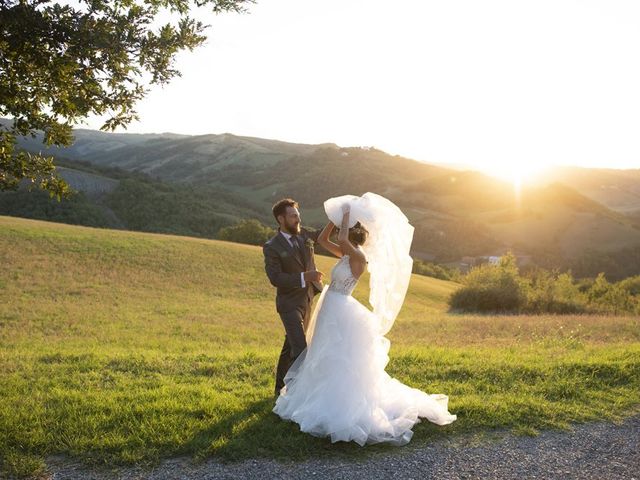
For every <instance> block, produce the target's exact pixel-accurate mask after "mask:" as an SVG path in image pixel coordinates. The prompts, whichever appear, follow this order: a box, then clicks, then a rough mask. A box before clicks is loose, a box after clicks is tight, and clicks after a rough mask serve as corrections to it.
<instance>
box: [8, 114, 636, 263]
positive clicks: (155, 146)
mask: <svg viewBox="0 0 640 480" xmlns="http://www.w3.org/2000/svg"><path fill="white" fill-rule="evenodd" d="M5 122H7V120H4V121H2V122H0V123H5ZM74 135H75V139H76V140H75V144H74V145H73V146H71V147H69V148H66V149H57V148H49V149H46V148H44V147H45V146H44V145H43V144H42V143H41V139H40V138H35V139H31V138H26V139H21V140H20V146H21V147H22V148H24V149H26V150H29V151H43V153H47V154H53V155H57V156H59V157H61V158H64V159H67V163H65V164H64V165H65V167H66V169H65V170H62V169H61V174H62V175H63V176H64V177H65V178H69V179H70V181H71V183H72V185H73V184H76V185H80V184H82V182H84V184H85V186H84V187H82V188H84V189H85V190H86V189H92V188H93V189H94V190H95V189H96V188H98V185H103V186H104V188H105V189H109V188H113V189H116V191H117V189H118V188H124V187H122V186H121V185H118V184H116V183H113V182H109V180H108V178H109V175H110V174H104V173H100V172H88V173H92V175H94V176H95V175H102V176H103V177H105V178H107V180H98V179H96V178H87V179H84V180H81V177H82V176H83V173H78V172H75V173H74V172H72V171H71V170H73V169H74V166H73V165H72V164H71V163H70V162H85V163H86V165H93V166H95V167H96V168H102V169H106V170H108V169H109V168H118V169H122V170H124V171H127V172H132V173H138V174H145V175H148V176H149V177H151V178H154V179H156V180H159V181H162V182H165V183H168V184H171V185H176V186H181V187H179V188H184V192H185V193H184V195H190V193H189V192H190V191H192V190H193V189H199V190H198V191H199V192H200V193H199V195H200V198H202V201H209V200H207V199H208V198H209V197H208V196H209V195H210V196H211V198H210V201H211V205H210V206H209V207H207V208H211V209H212V211H216V212H217V214H216V215H218V219H219V221H223V220H224V219H227V220H226V221H233V219H234V218H236V219H240V218H246V217H248V216H250V217H254V218H258V219H259V220H261V221H263V222H264V223H273V220H272V218H271V213H270V207H271V205H272V203H273V202H274V201H275V200H276V199H278V198H280V197H283V196H292V197H293V198H296V199H297V200H298V201H299V202H300V203H301V211H302V214H303V220H304V222H305V223H307V224H309V223H310V224H313V225H316V226H320V225H321V224H322V223H323V222H324V221H325V218H324V214H323V210H322V203H323V201H324V200H325V199H326V198H329V197H332V196H336V195H342V194H346V193H351V194H356V195H359V194H362V193H364V192H366V191H374V192H377V193H380V194H381V195H384V196H387V197H388V198H390V199H391V200H392V201H394V202H395V203H397V204H398V205H399V206H400V207H401V208H402V210H403V211H404V212H405V213H406V214H407V216H408V217H409V219H410V221H411V222H412V224H413V225H414V226H415V227H416V234H415V238H414V243H413V249H414V254H415V255H416V256H417V257H422V258H433V259H436V260H439V261H452V260H455V259H456V258H460V257H462V256H469V255H471V256H473V255H495V254H501V253H503V252H504V251H505V250H506V249H508V248H511V249H513V250H515V251H516V252H519V253H522V254H531V253H534V254H536V253H537V254H539V255H542V254H545V255H559V256H563V257H567V258H575V257H579V256H580V255H583V254H584V253H585V252H588V251H601V252H615V251H619V250H620V249H624V248H630V247H635V246H640V169H637V170H619V171H616V170H611V169H581V168H578V167H558V168H556V169H552V170H551V171H550V172H548V173H547V174H546V175H545V177H544V179H543V180H542V181H541V182H539V183H538V184H535V185H532V186H526V187H524V188H523V190H522V192H520V195H519V196H516V195H515V193H514V190H513V186H512V185H510V184H509V183H507V182H504V181H502V180H499V179H496V178H493V177H490V176H488V175H485V174H483V173H480V172H476V171H472V170H466V171H461V170H458V169H455V168H446V167H444V166H442V165H429V164H426V163H422V162H419V161H416V160H412V159H409V158H405V157H401V156H399V155H390V154H387V153H385V152H383V151H381V150H378V149H376V148H372V147H367V148H363V147H340V146H338V145H336V144H333V143H325V144H318V145H308V144H299V143H289V142H283V141H279V140H269V139H261V138H255V137H243V136H236V135H233V134H229V133H225V134H220V135H216V134H208V135H196V136H189V135H176V134H171V133H163V134H121V133H119V134H114V133H106V132H100V131H94V130H86V129H78V130H76V131H75V132H74ZM70 169H71V170H70ZM81 170H83V169H80V168H79V169H78V171H81ZM84 170H87V169H86V168H84ZM72 175H75V176H76V178H75V179H73V180H71V176H72ZM90 185H93V187H91V186H90ZM76 188H80V187H76ZM128 188H131V184H129V185H128ZM172 188H173V187H172ZM176 188H177V187H176ZM205 192H211V193H205ZM103 193H104V194H106V193H107V191H106V190H105V191H104V192H103ZM128 198H130V201H131V202H135V201H136V195H135V194H132V195H129V197H128ZM134 206H135V205H133V204H132V205H131V207H132V208H134ZM124 223H125V224H126V222H124Z"/></svg>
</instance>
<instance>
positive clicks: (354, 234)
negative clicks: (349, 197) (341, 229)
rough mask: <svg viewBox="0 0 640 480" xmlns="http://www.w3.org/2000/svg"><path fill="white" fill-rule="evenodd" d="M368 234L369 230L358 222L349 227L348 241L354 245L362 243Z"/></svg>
mask: <svg viewBox="0 0 640 480" xmlns="http://www.w3.org/2000/svg"><path fill="white" fill-rule="evenodd" d="M368 236H369V231H368V230H367V229H366V228H364V227H363V226H362V224H361V223H360V222H358V223H356V224H355V225H354V226H353V227H351V228H350V229H349V241H350V242H351V243H354V244H356V245H364V242H366V241H367V237H368Z"/></svg>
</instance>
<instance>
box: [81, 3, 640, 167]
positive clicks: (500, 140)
mask: <svg viewBox="0 0 640 480" xmlns="http://www.w3.org/2000/svg"><path fill="white" fill-rule="evenodd" d="M247 8H248V10H249V13H248V14H228V13H227V14H221V15H219V16H214V15H213V14H209V13H208V12H206V10H204V9H199V10H198V12H196V15H197V17H198V18H199V19H200V20H202V21H203V22H204V23H206V24H211V26H212V27H211V28H209V29H207V32H208V35H209V40H208V42H207V44H206V45H204V46H202V47H200V48H198V49H196V50H194V51H193V52H188V51H187V52H182V53H181V54H180V55H179V56H178V58H177V62H176V65H175V66H176V67H177V68H178V70H180V71H181V72H182V77H178V78H175V79H173V80H172V82H171V83H170V84H168V85H167V86H165V87H164V88H161V87H159V86H154V87H152V88H151V90H150V93H149V95H148V97H147V98H146V99H145V100H144V101H142V102H141V103H140V104H139V105H138V111H139V113H140V119H141V120H140V122H136V123H134V124H131V125H130V126H129V128H128V132H130V133H147V132H158V131H161V132H171V133H178V134H194V135H197V134H204V133H214V132H229V133H233V134H234V135H239V136H253V137H259V138H271V139H278V140H282V141H288V142H293V143H308V144H317V143H336V144H338V145H345V146H374V147H376V148H379V149H381V150H384V151H386V152H388V153H391V154H397V155H402V156H405V157H409V158H414V159H416V160H420V161H423V162H427V163H435V164H457V165H460V164H463V165H469V166H470V167H473V168H476V169H478V170H483V171H486V172H489V173H494V174H501V173H507V174H509V175H519V176H520V177H524V178H526V177H527V176H528V175H531V174H532V173H534V172H535V170H536V169H537V168H539V167H544V166H549V165H572V166H581V167H601V168H619V169H629V168H638V167H640V137H639V135H638V132H639V131H640V116H638V115H637V114H636V112H638V111H640V90H639V89H638V88H637V85H638V84H640V65H638V63H637V62H635V61H633V59H634V58H637V57H638V53H639V52H638V50H639V49H640V30H638V29H637V28H636V25H637V24H638V22H639V21H640V4H637V3H635V2H631V1H620V2H615V3H607V4H603V3H601V2H596V1H563V2H554V1H541V2H536V3H534V4H531V3H523V2H508V1H495V0H494V1H487V2H481V3H478V2H472V1H470V0H464V1H462V0H460V1H452V2H444V3H443V2H435V1H422V0H421V1H410V0H406V1H399V2H396V3H394V4H393V6H389V4H388V3H386V2H382V1H379V0H366V1H365V0H351V1H346V2H345V1H337V0H328V1H325V2H322V3H318V2H311V1H309V0H278V1H274V0H257V2H256V4H254V5H248V6H247ZM100 124H101V121H100V120H99V119H96V118H92V119H90V120H89V123H88V124H86V126H88V127H89V128H98V127H99V126H100ZM120 131H122V130H120Z"/></svg>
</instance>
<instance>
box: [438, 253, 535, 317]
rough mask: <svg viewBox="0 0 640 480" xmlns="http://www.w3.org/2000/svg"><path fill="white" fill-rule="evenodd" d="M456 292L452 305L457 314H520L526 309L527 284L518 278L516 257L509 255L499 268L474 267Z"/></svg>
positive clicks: (450, 303) (488, 266) (501, 261)
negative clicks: (467, 312) (518, 312)
mask: <svg viewBox="0 0 640 480" xmlns="http://www.w3.org/2000/svg"><path fill="white" fill-rule="evenodd" d="M463 283H464V287H462V288H461V289H459V290H457V291H456V292H454V293H453V294H452V295H451V297H450V299H449V305H450V306H451V307H452V308H453V309H455V310H462V311H479V312H505V311H516V312H517V311H520V310H521V309H522V308H523V307H524V306H525V305H526V300H527V296H526V284H525V283H524V282H523V281H522V279H521V278H520V276H519V275H518V267H517V264H516V258H515V256H514V255H513V254H512V253H511V252H509V253H507V254H506V255H504V256H503V257H502V258H501V259H500V262H499V264H498V265H491V264H483V265H479V266H476V267H473V268H472V269H471V270H470V271H469V273H468V274H467V275H466V276H465V277H464V278H463Z"/></svg>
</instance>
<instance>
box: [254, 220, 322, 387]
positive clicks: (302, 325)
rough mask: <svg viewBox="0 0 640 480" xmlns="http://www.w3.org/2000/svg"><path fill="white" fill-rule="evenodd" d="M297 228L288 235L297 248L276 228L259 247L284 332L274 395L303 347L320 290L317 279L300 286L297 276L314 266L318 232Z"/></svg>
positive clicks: (320, 285) (299, 277) (299, 278)
mask: <svg viewBox="0 0 640 480" xmlns="http://www.w3.org/2000/svg"><path fill="white" fill-rule="evenodd" d="M300 230H301V231H300V234H299V235H294V236H292V237H291V241H292V242H294V245H296V246H297V248H294V247H292V245H291V244H290V243H289V240H287V238H285V236H284V235H283V234H282V232H280V230H279V229H278V233H276V235H275V236H273V237H272V238H271V239H269V241H267V242H266V243H265V244H264V246H263V247H262V251H263V253H264V268H265V271H266V273H267V276H268V277H269V281H270V282H271V284H272V285H273V286H274V287H276V288H277V293H276V310H277V311H278V313H279V314H280V318H281V320H282V323H283V325H284V329H285V332H286V333H285V337H284V345H283V346H282V351H281V352H280V359H279V360H278V367H277V371H276V389H275V392H276V395H277V394H278V393H279V392H280V389H281V388H282V387H283V386H284V376H285V374H286V373H287V370H289V367H290V366H291V364H292V363H293V361H294V360H295V359H296V358H298V355H300V353H302V351H303V350H304V349H305V348H306V347H307V342H306V340H305V332H306V330H307V325H308V323H309V318H310V316H311V302H312V301H313V297H314V296H315V295H316V294H318V293H319V292H321V291H322V284H321V283H320V282H312V281H309V282H305V286H304V287H302V282H303V279H302V278H301V274H302V273H303V272H308V271H312V270H316V265H315V259H314V250H313V246H314V245H315V244H316V242H317V241H318V235H319V234H320V232H319V231H309V230H306V229H304V228H301V229H300ZM296 237H297V238H296Z"/></svg>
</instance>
